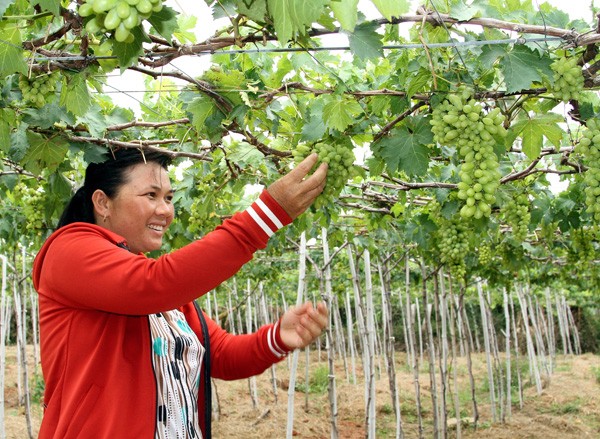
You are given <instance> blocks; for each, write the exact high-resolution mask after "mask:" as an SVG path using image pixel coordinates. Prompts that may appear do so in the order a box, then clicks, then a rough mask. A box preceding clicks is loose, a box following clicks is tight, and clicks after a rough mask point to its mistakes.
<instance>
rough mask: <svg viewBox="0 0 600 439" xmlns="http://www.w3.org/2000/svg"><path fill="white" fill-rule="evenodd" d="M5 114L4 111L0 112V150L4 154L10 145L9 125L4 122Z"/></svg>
mask: <svg viewBox="0 0 600 439" xmlns="http://www.w3.org/2000/svg"><path fill="white" fill-rule="evenodd" d="M6 112H7V110H6V109H2V110H1V112H0V150H2V151H4V152H8V147H9V145H10V124H9V122H8V121H6V120H5V114H6ZM13 117H14V116H13Z"/></svg>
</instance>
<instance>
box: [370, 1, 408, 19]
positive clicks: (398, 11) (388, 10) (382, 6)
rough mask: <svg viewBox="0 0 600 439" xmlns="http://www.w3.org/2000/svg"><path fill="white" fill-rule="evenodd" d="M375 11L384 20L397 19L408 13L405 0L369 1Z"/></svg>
mask: <svg viewBox="0 0 600 439" xmlns="http://www.w3.org/2000/svg"><path fill="white" fill-rule="evenodd" d="M371 1H372V2H373V4H374V5H375V7H376V8H377V10H378V11H379V12H381V15H383V16H384V17H385V18H386V19H388V20H391V19H392V17H399V16H400V15H402V14H404V13H406V12H408V7H409V2H408V1H406V0H371Z"/></svg>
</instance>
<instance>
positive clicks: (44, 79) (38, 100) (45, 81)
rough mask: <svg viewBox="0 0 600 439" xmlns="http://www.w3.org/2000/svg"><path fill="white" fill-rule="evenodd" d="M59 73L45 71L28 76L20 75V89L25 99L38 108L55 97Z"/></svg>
mask: <svg viewBox="0 0 600 439" xmlns="http://www.w3.org/2000/svg"><path fill="white" fill-rule="evenodd" d="M57 75H58V74H57V73H54V72H53V73H43V74H40V75H37V76H31V77H27V76H25V75H19V89H20V90H21V94H22V95H23V101H24V102H26V103H27V104H30V105H33V106H34V107H37V108H42V107H43V106H44V105H46V104H47V103H48V102H50V101H51V100H52V98H54V91H55V90H56V83H57V81H58V79H57V78H58V76H57Z"/></svg>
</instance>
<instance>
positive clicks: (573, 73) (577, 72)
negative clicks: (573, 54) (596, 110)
mask: <svg viewBox="0 0 600 439" xmlns="http://www.w3.org/2000/svg"><path fill="white" fill-rule="evenodd" d="M550 68H551V69H552V71H553V72H554V75H553V79H554V83H553V84H552V86H551V87H550V88H551V89H552V92H553V93H554V95H555V96H556V97H557V98H558V99H560V100H561V101H563V102H569V101H570V100H571V99H579V98H580V97H581V92H582V91H583V82H584V78H583V74H582V72H581V67H579V66H578V65H577V59H576V58H566V57H561V58H558V59H557V60H555V61H554V62H553V63H552V64H551V65H550Z"/></svg>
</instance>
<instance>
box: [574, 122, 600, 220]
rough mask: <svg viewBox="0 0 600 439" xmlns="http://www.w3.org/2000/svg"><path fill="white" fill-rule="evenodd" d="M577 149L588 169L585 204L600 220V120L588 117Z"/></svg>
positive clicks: (586, 173)
mask: <svg viewBox="0 0 600 439" xmlns="http://www.w3.org/2000/svg"><path fill="white" fill-rule="evenodd" d="M576 151H577V152H579V153H580V154H582V155H583V162H584V164H585V165H586V166H587V168H588V169H587V170H586V172H585V175H584V177H583V183H584V185H585V189H584V191H585V204H586V206H587V209H586V210H587V212H589V213H590V214H591V215H592V216H593V218H594V220H595V221H599V220H600V121H598V120H597V119H588V121H587V129H586V130H584V132H583V137H582V138H581V140H580V141H579V144H578V145H577V148H576Z"/></svg>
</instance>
